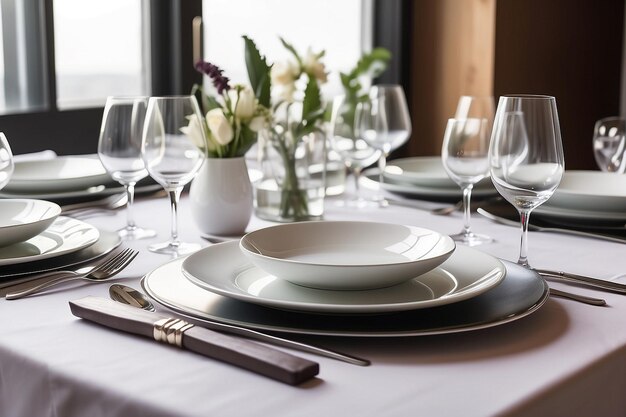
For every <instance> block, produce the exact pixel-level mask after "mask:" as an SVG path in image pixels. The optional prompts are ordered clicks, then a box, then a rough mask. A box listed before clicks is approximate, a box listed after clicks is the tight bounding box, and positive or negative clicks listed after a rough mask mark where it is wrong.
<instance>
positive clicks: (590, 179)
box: [544, 171, 626, 212]
mask: <svg viewBox="0 0 626 417" xmlns="http://www.w3.org/2000/svg"><path fill="white" fill-rule="evenodd" d="M544 204H545V205H546V206H551V207H559V208H566V209H573V210H589V211H594V212H624V211H626V175H620V174H615V173H612V172H600V171H565V173H564V174H563V178H562V179H561V183H560V184H559V187H558V188H557V189H556V191H555V192H554V194H553V195H552V197H550V199H549V200H548V201H546V203H544Z"/></svg>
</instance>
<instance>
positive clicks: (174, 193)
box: [168, 187, 183, 246]
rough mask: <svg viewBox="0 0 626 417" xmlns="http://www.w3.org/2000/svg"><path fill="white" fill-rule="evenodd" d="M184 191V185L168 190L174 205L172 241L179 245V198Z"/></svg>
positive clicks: (171, 202)
mask: <svg viewBox="0 0 626 417" xmlns="http://www.w3.org/2000/svg"><path fill="white" fill-rule="evenodd" d="M182 191H183V188H182V187H178V188H175V189H174V190H168V194H169V196H170V204H171V206H172V239H171V240H172V241H171V242H170V244H171V245H173V246H176V245H178V243H179V242H178V200H179V199H180V194H181V192H182Z"/></svg>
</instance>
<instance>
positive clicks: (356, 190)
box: [352, 168, 361, 200]
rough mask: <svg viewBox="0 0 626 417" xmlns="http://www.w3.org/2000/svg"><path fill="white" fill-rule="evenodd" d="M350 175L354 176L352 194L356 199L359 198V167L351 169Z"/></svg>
mask: <svg viewBox="0 0 626 417" xmlns="http://www.w3.org/2000/svg"><path fill="white" fill-rule="evenodd" d="M352 175H353V176H354V194H355V196H356V199H357V200H360V199H361V187H360V185H359V180H360V179H361V168H354V169H353V170H352Z"/></svg>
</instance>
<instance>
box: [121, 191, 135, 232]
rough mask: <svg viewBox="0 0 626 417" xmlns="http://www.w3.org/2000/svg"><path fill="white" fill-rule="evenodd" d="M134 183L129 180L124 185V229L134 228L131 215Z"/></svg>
mask: <svg viewBox="0 0 626 417" xmlns="http://www.w3.org/2000/svg"><path fill="white" fill-rule="evenodd" d="M135 184H136V183H134V182H130V183H128V184H126V185H124V188H125V190H126V229H128V230H132V229H134V228H135V219H134V217H133V202H134V201H135Z"/></svg>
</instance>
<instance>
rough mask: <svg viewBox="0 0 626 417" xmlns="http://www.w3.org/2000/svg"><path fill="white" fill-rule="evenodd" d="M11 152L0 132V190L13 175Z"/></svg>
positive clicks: (5, 138) (7, 142)
mask: <svg viewBox="0 0 626 417" xmlns="http://www.w3.org/2000/svg"><path fill="white" fill-rule="evenodd" d="M13 169H14V166H13V152H11V146H9V141H8V140H7V137H6V136H4V133H2V132H0V190H1V189H3V188H4V186H5V185H7V184H8V183H9V181H10V180H11V176H12V175H13Z"/></svg>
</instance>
